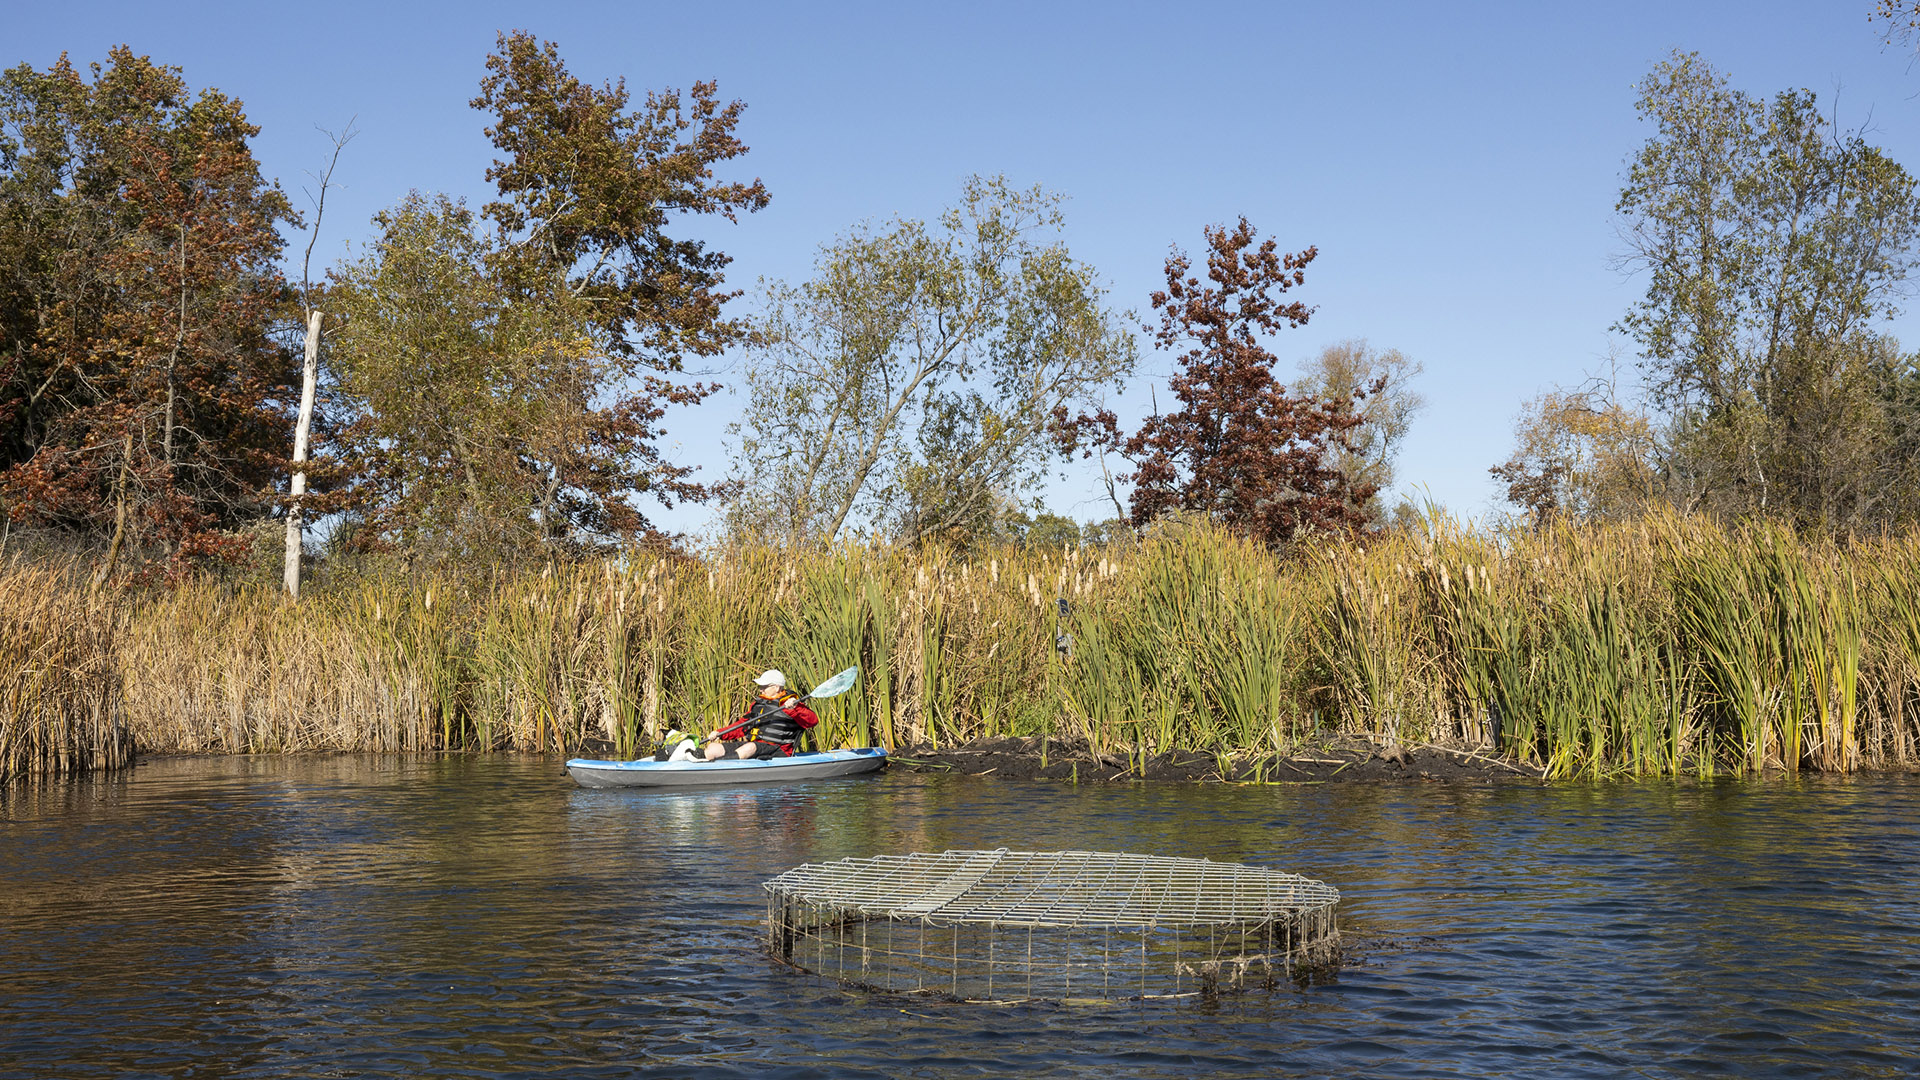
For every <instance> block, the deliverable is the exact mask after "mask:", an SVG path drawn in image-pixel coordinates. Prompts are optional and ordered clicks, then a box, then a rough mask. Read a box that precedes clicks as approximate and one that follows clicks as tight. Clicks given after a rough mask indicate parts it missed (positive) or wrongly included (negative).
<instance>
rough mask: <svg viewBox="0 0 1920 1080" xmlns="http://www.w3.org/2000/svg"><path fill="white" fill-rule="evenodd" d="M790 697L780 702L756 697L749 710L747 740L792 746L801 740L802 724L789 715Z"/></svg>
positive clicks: (791, 698) (791, 697)
mask: <svg viewBox="0 0 1920 1080" xmlns="http://www.w3.org/2000/svg"><path fill="white" fill-rule="evenodd" d="M792 700H793V696H792V695H788V696H787V697H786V698H784V699H783V700H780V701H774V700H771V699H769V698H763V697H756V698H754V699H753V707H752V708H750V709H748V710H747V738H749V739H753V740H755V741H758V742H770V743H781V744H784V745H792V744H793V743H794V741H795V740H797V739H799V738H800V722H799V721H798V720H795V719H794V718H793V717H791V716H788V715H787V702H789V701H792Z"/></svg>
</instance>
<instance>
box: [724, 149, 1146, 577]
mask: <svg viewBox="0 0 1920 1080" xmlns="http://www.w3.org/2000/svg"><path fill="white" fill-rule="evenodd" d="M1059 205H1060V198H1059V197H1058V196H1056V195H1052V194H1049V193H1047V192H1045V191H1043V190H1041V189H1039V188H1033V189H1029V190H1017V189H1015V188H1013V187H1011V186H1009V185H1008V184H1007V182H1006V181H1005V180H1004V179H1002V178H998V177H995V178H980V177H975V178H973V179H972V180H970V181H969V182H968V184H967V186H966V190H965V192H964V193H963V194H962V197H961V200H960V202H959V204H958V205H957V206H955V207H954V208H952V209H951V210H949V211H947V212H946V213H945V214H943V215H942V216H941V218H940V220H939V221H938V222H937V223H935V224H933V225H928V224H926V223H924V222H920V221H894V222H891V223H889V224H887V225H886V226H884V227H880V228H873V227H868V226H862V227H860V228H857V229H855V230H853V231H852V232H850V233H848V234H847V235H845V236H843V237H841V238H840V239H838V240H836V241H834V242H833V243H832V244H830V245H828V246H827V247H826V248H825V249H823V250H822V252H821V253H820V256H819V258H818V259H817V260H816V262H815V274H814V277H813V279H812V280H810V281H808V282H806V283H804V284H801V285H797V286H796V285H786V284H779V283H776V284H773V285H770V286H768V287H767V295H766V303H765V311H766V314H765V317H764V319H763V320H762V322H761V325H760V327H759V331H760V333H759V339H758V342H757V345H756V347H755V349H754V352H753V359H752V366H751V368H750V370H749V372H748V375H747V384H748V388H749V393H750V402H749V406H748V410H747V416H746V418H745V419H744V420H742V421H741V422H739V423H738V424H737V425H736V426H735V429H734V430H735V433H736V435H737V436H738V437H739V439H740V451H741V452H740V459H741V462H742V468H743V477H742V479H743V480H744V481H745V483H744V485H743V487H742V490H741V492H740V495H739V498H738V499H736V500H735V502H734V503H733V505H732V507H731V510H730V521H731V524H732V526H733V527H734V528H735V529H737V530H740V531H743V532H748V533H755V534H760V535H768V536H778V537H782V538H789V539H798V540H805V541H818V542H826V541H831V540H833V539H835V538H836V537H840V536H843V535H846V534H848V533H849V532H862V533H869V534H871V533H887V534H891V535H893V536H895V537H896V538H898V539H901V540H903V541H905V542H908V543H918V542H920V541H923V540H927V539H932V538H942V539H945V540H948V541H953V542H965V541H967V540H969V539H971V538H974V537H978V536H981V535H985V534H986V533H988V532H990V531H991V530H992V529H993V528H994V527H995V524H996V521H997V520H998V519H999V518H1000V517H1001V516H1003V515H1004V514H1006V513H1008V512H1014V511H1017V506H1018V502H1019V499H1020V497H1021V496H1022V495H1023V494H1024V493H1025V492H1027V491H1029V490H1031V488H1032V486H1033V484H1034V483H1035V482H1036V481H1037V480H1038V479H1039V478H1040V476H1041V475H1042V473H1043V471H1044V468H1045V463H1046V461H1047V459H1048V457H1049V456H1050V455H1051V454H1052V453H1053V450H1054V436H1055V432H1056V431H1057V430H1058V428H1059V426H1060V424H1061V423H1062V421H1063V418H1064V416H1065V415H1066V414H1067V412H1068V411H1069V410H1070V409H1072V408H1082V407H1087V406H1089V405H1090V404H1091V403H1093V402H1094V401H1096V400H1097V399H1098V396H1099V394H1100V393H1101V392H1102V390H1103V389H1106V388H1115V387H1117V386H1118V385H1119V383H1120V381H1121V380H1123V379H1124V378H1125V377H1126V376H1127V374H1129V373H1130V372H1131V371H1132V369H1133V364H1134V359H1135V355H1134V348H1133V343H1132V339H1131V337H1130V336H1129V335H1128V334H1126V333H1125V332H1124V331H1123V330H1122V329H1121V327H1120V326H1119V324H1118V322H1117V321H1116V320H1115V319H1114V317H1113V316H1112V315H1111V314H1109V313H1108V311H1107V310H1106V308H1105V306H1104V293H1103V291H1102V289H1101V287H1100V285H1099V281H1098V277H1097V276H1096V274H1095V272H1094V270H1093V268H1092V267H1089V266H1086V265H1084V264H1082V263H1079V262H1077V261H1075V260H1074V259H1073V258H1072V256H1071V255H1070V254H1069V253H1068V252H1067V249H1066V246H1065V244H1064V243H1063V242H1062V241H1060V239H1059V238H1058V233H1059V229H1060V226H1061V214H1060V209H1059Z"/></svg>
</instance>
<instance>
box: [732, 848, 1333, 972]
mask: <svg viewBox="0 0 1920 1080" xmlns="http://www.w3.org/2000/svg"><path fill="white" fill-rule="evenodd" d="M764 888H765V889H766V891H767V944H768V948H769V950H770V951H771V952H772V954H773V956H774V958H775V959H777V960H780V961H782V962H784V963H787V964H790V965H792V966H794V967H797V968H800V969H801V970H804V971H808V972H812V973H814V974H816V975H821V976H826V977H828V978H833V979H838V980H841V981H843V982H847V983H852V984H858V985H861V986H867V987H871V988H873V989H877V990H886V991H893V992H898V993H919V994H936V995H939V996H942V997H948V998H953V999H957V1000H961V1001H1031V1000H1052V1001H1074V1000H1093V1001H1113V1000H1121V999H1129V998H1154V997H1181V996H1188V995H1202V996H1204V995H1212V994H1218V993H1222V992H1227V991H1232V990H1239V989H1246V988H1251V987H1262V986H1264V987H1272V986H1275V985H1277V984H1278V983H1279V981H1280V980H1282V979H1289V980H1290V979H1292V978H1293V977H1294V976H1295V975H1296V973H1297V972H1301V971H1305V970H1311V969H1314V968H1318V967H1322V966H1325V965H1329V964H1331V963H1333V962H1334V961H1335V959H1336V954H1337V950H1338V944H1339V926H1338V923H1337V921H1336V918H1335V914H1334V907H1335V905H1336V904H1338V903H1339V901H1340V893H1339V890H1337V889H1335V888H1333V887H1332V886H1331V885H1327V884H1325V883H1323V882H1319V881H1314V880H1312V879H1310V878H1304V877H1301V876H1299V875H1298V874H1286V873H1281V872H1279V871H1277V870H1268V869H1265V868H1262V867H1257V866H1246V865H1243V864H1240V863H1217V862H1213V861H1211V860H1208V859H1173V858H1162V857H1158V856H1150V855H1131V854H1126V853H1122V852H1112V851H1008V850H1006V849H1004V848H1001V849H999V850H996V851H944V852H940V853H939V854H926V853H916V854H911V855H881V856H875V857H872V858H866V859H841V860H840V861H838V862H830V863H808V864H806V865H804V866H797V867H795V868H793V869H792V870H789V871H787V872H786V873H784V874H781V875H780V876H778V877H776V878H773V879H771V880H769V881H767V882H765V883H764Z"/></svg>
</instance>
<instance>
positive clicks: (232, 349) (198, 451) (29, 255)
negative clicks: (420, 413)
mask: <svg viewBox="0 0 1920 1080" xmlns="http://www.w3.org/2000/svg"><path fill="white" fill-rule="evenodd" d="M93 76H94V77H93V80H92V81H91V82H89V81H87V80H86V79H85V78H84V77H83V76H82V75H81V74H80V73H79V72H78V71H77V70H75V69H74V68H73V66H72V65H71V64H70V63H68V62H67V60H66V59H65V58H64V57H63V58H62V59H61V61H60V62H59V63H57V64H56V65H54V66H53V67H52V68H51V69H49V70H48V71H47V72H45V73H39V72H35V71H33V70H32V69H31V68H28V67H26V66H24V65H22V66H21V67H17V68H14V69H12V70H10V71H8V72H6V73H5V79H4V86H0V252H4V261H5V262H6V263H7V264H8V266H9V270H10V271H11V272H9V273H6V274H5V275H4V276H6V277H7V278H8V281H9V285H10V286H11V287H9V288H6V289H0V308H4V310H3V311H0V350H3V351H4V352H5V353H6V354H7V355H8V356H9V358H10V360H11V361H12V363H11V364H10V365H9V366H8V368H7V370H6V372H5V374H6V376H7V377H6V378H4V379H0V505H4V507H5V510H6V513H7V514H8V515H10V516H11V517H12V518H13V519H14V520H16V521H19V522H25V523H31V524H36V525H40V526H44V527H49V528H53V529H58V530H62V531H66V532H69V533H72V534H76V535H79V536H83V537H93V538H98V539H101V540H106V541H108V558H107V559H106V560H105V562H104V563H103V564H102V565H101V568H100V569H101V573H102V574H103V575H104V574H105V573H106V572H108V571H109V570H110V569H111V567H112V565H113V563H114V562H115V560H116V559H117V558H118V557H119V556H120V555H121V554H122V551H123V549H124V550H125V551H126V552H127V553H129V554H132V555H135V556H138V559H139V561H143V562H148V563H150V564H151V565H155V566H159V565H164V567H165V568H166V570H167V571H168V572H169V573H173V572H178V571H180V570H183V569H184V568H185V567H186V566H188V565H190V564H191V562H192V561H193V560H194V559H195V558H196V557H203V556H208V555H237V554H240V553H243V552H244V551H245V550H246V549H247V547H248V545H249V543H250V541H249V539H248V538H247V537H246V536H245V534H244V533H243V532H242V530H243V528H244V527H245V526H246V525H248V524H249V523H252V522H256V521H259V520H261V519H263V518H265V517H267V516H268V515H270V514H271V513H272V512H273V509H274V506H275V504H276V502H277V498H278V497H277V495H276V488H277V484H278V482H279V481H280V479H281V478H282V477H283V476H284V474H285V459H286V446H287V441H288V440H287V433H288V430H289V426H290V425H289V418H288V415H287V410H286V408H285V407H284V406H285V403H286V402H287V401H288V400H289V397H290V393H291V386H292V382H291V380H292V378H293V374H294V371H295V368H294V367H293V364H292V363H291V360H290V357H289V355H288V354H287V353H286V352H285V350H283V349H282V348H280V347H279V346H278V345H276V344H275V343H274V341H273V340H272V339H271V337H270V333H271V330H272V328H273V325H274V319H275V315H276V312H277V306H278V305H279V304H280V303H281V302H282V299H283V292H284V284H283V282H282V281H281V278H280V274H279V271H278V269H277V268H276V265H275V264H276V262H277V260H278V257H279V253H280V248H281V239H280V236H279V233H278V231H277V226H278V224H279V223H280V222H282V221H287V220H292V219H293V214H292V211H291V209H290V208H289V206H288V205H287V201H286V199H285V197H284V196H283V195H282V193H281V192H280V190H279V189H278V187H277V186H275V185H273V184H271V183H269V182H268V181H266V180H265V179H264V178H263V177H262V176H261V175H260V170H259V166H258V164H257V162H256V161H255V160H254V158H253V155H252V152H251V150H250V149H249V147H248V142H249V140H250V139H252V138H253V137H254V136H255V135H256V134H257V133H258V129H257V128H256V127H254V126H253V125H252V124H250V123H249V122H248V121H247V119H246V116H245V114H244V113H243V112H242V110H241V106H240V103H239V102H238V101H235V100H233V99H232V98H229V97H226V96H225V95H223V94H221V93H220V92H218V91H215V90H208V91H205V92H203V93H201V94H199V95H197V96H193V95H190V94H189V93H188V90H187V87H186V84H185V82H184V80H183V79H182V78H181V76H180V73H179V70H178V69H176V68H170V67H163V66H160V65H157V64H154V63H153V62H152V61H150V60H149V59H147V58H146V57H143V56H135V55H134V54H133V53H132V52H131V51H130V50H128V49H127V48H126V47H124V46H122V47H119V48H116V49H114V50H113V52H112V55H111V58H110V61H109V63H108V64H106V65H104V66H96V67H95V68H94V69H93Z"/></svg>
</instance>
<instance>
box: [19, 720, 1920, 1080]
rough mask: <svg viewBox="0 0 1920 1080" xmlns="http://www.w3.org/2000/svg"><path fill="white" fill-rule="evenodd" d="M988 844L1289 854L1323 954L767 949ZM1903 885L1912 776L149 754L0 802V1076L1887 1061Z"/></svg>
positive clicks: (1152, 1072) (1908, 1029)
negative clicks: (1173, 984)
mask: <svg viewBox="0 0 1920 1080" xmlns="http://www.w3.org/2000/svg"><path fill="white" fill-rule="evenodd" d="M993 847H1008V848H1013V849H1016V850H1018V849H1029V850H1043V851H1044V850H1059V849H1094V850H1114V851H1132V852H1139V853H1143V854H1153V855H1182V856H1205V857H1208V858H1212V859H1216V860H1231V861H1240V862H1249V863H1255V864H1259V865H1263V866H1270V867H1275V868H1278V869H1282V870H1287V871H1293V872H1298V873H1302V874H1306V875H1307V876H1309V877H1315V878H1320V879H1323V880H1325V881H1328V882H1330V883H1332V884H1334V885H1336V886H1338V887H1339V888H1340V889H1341V890H1342V892H1343V894H1344V897H1345V898H1344V900H1343V902H1342V904H1341V909H1340V910H1341V923H1342V926H1343V928H1344V930H1345V931H1346V933H1347V937H1348V940H1349V942H1350V943H1351V944H1352V945H1353V946H1354V952H1353V958H1352V961H1351V962H1350V963H1348V964H1347V965H1346V966H1345V967H1343V968H1342V969H1341V970H1340V971H1339V972H1338V973H1337V975H1336V976H1334V977H1333V978H1332V979H1331V980H1330V981H1325V982H1322V983H1318V984H1315V985H1310V986H1308V987H1306V988H1304V989H1299V988H1295V987H1292V986H1288V987H1287V988H1286V989H1284V990H1281V991H1277V992H1267V991H1258V992H1254V993H1248V994H1240V995H1231V996H1222V997H1220V998H1218V999H1215V1000H1212V1001H1199V1000H1186V1001H1179V1002H1149V1003H1140V1002H1133V1003H1117V1004H1111V1005H1101V1006H1080V1005H1073V1006H1063V1005H1022V1006H989V1005H965V1004H950V1003H942V1002H938V1001H930V1000H926V999H920V998H905V997H898V996H889V995H884V994H876V993H868V992H863V991H858V990H849V989H845V988H842V987H840V986H838V985H836V984H834V983H832V982H829V981H826V980H821V979H815V978H810V977H807V976H804V975H799V974H796V973H794V972H792V971H791V970H788V969H785V968H781V967H778V966H776V965H774V964H772V963H771V962H769V960H768V959H767V956H766V954H765V953H764V951H763V947H762V944H761V921H762V919H763V918H764V914H765V894H764V893H763V892H762V890H761V888H760V883H761V882H762V881H764V880H766V879H767V878H770V877H772V876H774V875H775V874H778V873H780V872H781V871H783V870H786V869H788V868H790V867H792V866H795V865H798V864H800V863H803V862H813V861H820V860H824V859H836V858H840V857H843V856H866V855H874V854H883V853H904V852H909V851H942V850H946V849H949V848H993ZM1917 886H1920V782H1915V781H1913V780H1907V779H1891V780H1888V779H1876V780H1862V781H1854V782H1844V783H1843V782H1822V781H1807V780H1799V781H1796V780H1773V781H1762V782H1721V783H1710V784H1668V783H1642V784H1595V785H1560V786H1549V787H1535V786H1522V785H1514V786H1498V787H1478V786H1473V787H1469V786H1450V785H1443V784H1411V785H1399V786H1365V785H1358V784H1345V785H1343V784H1324V785H1317V786H1292V787H1226V786H1221V785H1164V786H1154V785H1081V786H1079V787H1073V786H1069V785H1064V784H1058V783H1047V782H1030V783H1021V782H1013V781H999V782H996V781H995V780H994V779H993V778H991V777H988V778H962V777H951V776H928V775H915V774H909V773H906V772H900V771H896V772H890V773H886V774H882V775H880V776H878V777H870V778H863V779H852V780H842V781H821V782H815V783H811V784H799V785H793V786H786V787H734V788H720V789H712V790H705V791H693V792H638V791H587V790H582V789H579V788H576V787H574V786H573V785H572V783H571V782H569V781H568V780H567V779H566V777H565V775H564V773H563V772H562V771H561V769H560V767H559V765H558V764H557V763H555V762H553V761H546V760H538V759H532V758H499V757H495V758H479V759H466V758H439V759H403V758H393V757H292V758H252V759H249V758H213V759H182V760H161V761H155V762H150V763H146V764H143V765H142V766H141V767H140V768H138V769H136V770H133V771H132V772H129V773H126V774H123V775H121V776H118V777H113V778H108V779H100V780H86V781H78V782H71V783H63V784H54V785H47V786H41V787H37V788H16V789H14V790H12V791H10V792H6V793H5V794H3V795H0V1076H4V1077H9V1078H11V1077H35V1078H51V1077H99V1076H107V1075H112V1076H116V1077H139V1076H156V1077H162V1076H164V1077H176V1076H220V1077H323V1076H377V1077H388V1076H391V1077H401V1076H406V1077H421V1076H458V1077H476V1076H477V1077H491V1076H514V1077H533V1076H551V1077H562V1076H564V1077H628V1076H636V1077H637V1076H676V1077H677V1076H689V1075H696V1074H697V1075H701V1076H730V1075H740V1076H791V1077H812V1076H831V1077H860V1076H869V1077H961V1076H966V1077H991V1076H1014V1075H1020V1076H1068V1077H1071V1076H1088V1077H1107V1076H1134V1077H1191V1076H1196V1075H1201V1076H1325V1075H1329V1074H1333V1073H1343V1074H1353V1075H1364V1076H1420V1077H1444V1076H1462V1077H1468V1076H1471V1077H1479V1076H1486V1075H1526V1076H1535V1077H1585V1076H1592V1077H1616V1076H1620V1075H1623V1074H1628V1073H1635V1074H1640V1075H1651V1076H1698V1075H1705V1074H1725V1075H1733V1076H1742V1077H1753V1076H1767V1075H1780V1076H1801V1075H1815V1074H1824V1075H1831V1074H1845V1075H1863V1076H1909V1075H1913V1074H1914V1073H1915V1072H1916V1071H1920V898H1917V897H1916V887H1917Z"/></svg>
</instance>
